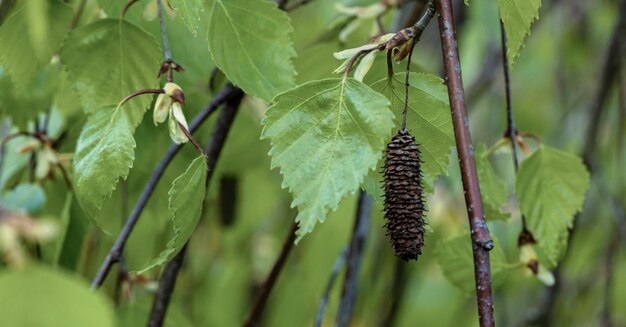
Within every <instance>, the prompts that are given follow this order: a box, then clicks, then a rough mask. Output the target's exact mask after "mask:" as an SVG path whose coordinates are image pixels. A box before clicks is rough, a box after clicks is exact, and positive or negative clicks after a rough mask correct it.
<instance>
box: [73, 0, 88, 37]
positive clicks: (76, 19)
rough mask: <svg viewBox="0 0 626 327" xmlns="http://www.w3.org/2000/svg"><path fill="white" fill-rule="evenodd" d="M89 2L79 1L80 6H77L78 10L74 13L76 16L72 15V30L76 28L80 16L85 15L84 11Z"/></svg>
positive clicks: (85, 0)
mask: <svg viewBox="0 0 626 327" xmlns="http://www.w3.org/2000/svg"><path fill="white" fill-rule="evenodd" d="M86 4H87V0H80V2H79V3H78V7H77V8H76V12H75V13H74V17H72V22H71V23H70V31H72V30H74V29H75V28H76V26H78V23H79V22H80V17H81V16H82V15H83V11H85V5H86Z"/></svg>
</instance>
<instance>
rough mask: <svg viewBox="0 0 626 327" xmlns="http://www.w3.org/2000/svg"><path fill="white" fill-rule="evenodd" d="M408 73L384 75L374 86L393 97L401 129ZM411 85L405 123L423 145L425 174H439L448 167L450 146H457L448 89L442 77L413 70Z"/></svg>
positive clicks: (397, 121)
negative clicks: (389, 76)
mask: <svg viewBox="0 0 626 327" xmlns="http://www.w3.org/2000/svg"><path fill="white" fill-rule="evenodd" d="M405 76H406V74H405V73H398V74H395V75H394V76H393V79H392V80H389V79H387V78H385V79H382V80H380V81H378V82H376V83H374V84H373V85H372V88H373V89H374V90H376V91H378V92H380V93H382V94H383V95H385V96H386V97H387V98H388V99H390V100H391V110H392V111H393V113H394V114H395V117H396V119H395V127H396V129H398V130H399V129H400V128H401V126H402V112H403V110H404V97H405V94H404V89H405V85H404V81H405ZM409 85H410V87H409V108H408V112H407V123H406V126H407V129H408V130H409V131H410V132H411V134H413V136H415V140H416V141H417V143H419V145H420V150H421V152H422V160H423V161H424V163H423V164H422V169H423V170H424V174H427V175H430V176H439V175H441V174H444V173H446V172H447V170H448V163H449V157H450V148H451V147H452V146H453V145H454V134H453V131H452V120H451V115H450V106H449V104H448V89H447V88H446V86H445V85H444V84H443V80H442V79H441V78H439V77H437V76H435V75H432V74H420V73H411V75H410V76H409Z"/></svg>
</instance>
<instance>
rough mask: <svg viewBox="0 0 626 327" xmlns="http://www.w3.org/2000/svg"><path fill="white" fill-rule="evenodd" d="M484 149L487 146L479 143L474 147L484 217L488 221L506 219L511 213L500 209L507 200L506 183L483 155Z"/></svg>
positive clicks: (485, 149)
mask: <svg viewBox="0 0 626 327" xmlns="http://www.w3.org/2000/svg"><path fill="white" fill-rule="evenodd" d="M486 151H487V147H486V146H485V144H482V143H481V144H479V145H478V146H477V147H476V154H475V158H476V172H477V173H478V180H479V181H480V194H481V195H482V199H483V204H484V209H485V217H486V218H487V219H488V220H490V221H493V220H507V219H509V217H510V216H511V215H510V214H509V213H504V212H502V211H501V210H500V209H501V208H502V206H503V205H504V204H505V203H506V200H507V191H506V184H505V183H504V180H502V178H500V176H498V175H497V174H496V172H495V171H494V169H493V167H492V166H491V163H490V162H489V158H487V157H486V156H485V152H486Z"/></svg>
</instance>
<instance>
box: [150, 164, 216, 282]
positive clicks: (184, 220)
mask: <svg viewBox="0 0 626 327" xmlns="http://www.w3.org/2000/svg"><path fill="white" fill-rule="evenodd" d="M207 170H208V167H207V163H206V158H205V157H204V156H200V157H198V158H196V159H195V160H194V161H193V162H192V163H191V164H190V165H189V167H188V168H187V171H185V173H183V174H182V175H180V176H179V177H178V178H176V180H174V182H173V183H172V188H171V189H170V191H169V215H170V218H171V219H172V222H173V224H174V233H173V236H172V238H171V240H170V241H169V242H168V243H167V246H166V248H165V250H163V251H162V252H161V254H159V256H158V257H156V258H155V259H154V260H152V263H150V265H148V267H146V268H144V269H142V270H140V271H138V272H137V273H138V274H143V273H145V272H147V271H149V270H151V269H153V268H155V267H158V266H161V265H164V264H166V263H167V262H169V261H170V260H172V258H173V257H174V256H175V255H176V254H178V252H180V250H181V249H182V248H183V246H185V244H186V243H187V241H188V240H189V238H190V237H191V234H192V233H193V231H194V230H195V228H196V225H197V224H198V221H199V220H200V214H201V213H202V204H203V202H204V195H205V194H206V187H205V180H206V176H207Z"/></svg>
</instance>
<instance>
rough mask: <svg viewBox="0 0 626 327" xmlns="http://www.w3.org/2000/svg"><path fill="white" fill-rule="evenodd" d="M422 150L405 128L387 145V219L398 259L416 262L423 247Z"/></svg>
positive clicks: (388, 232) (385, 173)
mask: <svg viewBox="0 0 626 327" xmlns="http://www.w3.org/2000/svg"><path fill="white" fill-rule="evenodd" d="M421 163H422V162H421V159H420V150H419V147H418V145H417V143H416V142H415V138H414V137H413V135H411V133H409V131H408V130H407V129H404V128H403V129H402V130H400V131H398V133H397V134H396V135H395V136H394V137H393V138H392V139H391V142H389V144H388V145H387V151H386V158H385V168H384V171H383V173H384V182H385V219H386V220H387V223H386V224H385V227H386V228H387V235H388V236H389V237H390V238H391V245H392V246H393V250H394V252H395V254H396V256H398V257H400V258H402V259H403V260H405V261H408V260H409V259H414V260H417V256H418V255H420V254H421V253H422V246H423V245H424V199H423V190H422V170H421V167H420V165H421Z"/></svg>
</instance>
